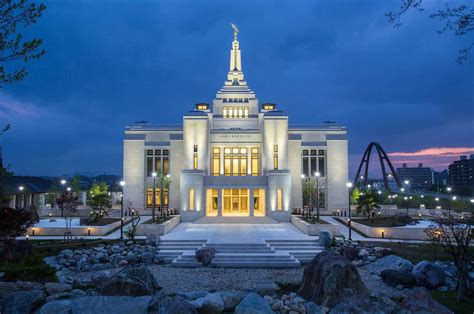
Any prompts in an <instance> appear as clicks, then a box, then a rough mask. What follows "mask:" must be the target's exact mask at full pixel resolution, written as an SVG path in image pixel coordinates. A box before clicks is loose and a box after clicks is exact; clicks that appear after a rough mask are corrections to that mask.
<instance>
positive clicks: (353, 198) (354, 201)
mask: <svg viewBox="0 0 474 314" xmlns="http://www.w3.org/2000/svg"><path fill="white" fill-rule="evenodd" d="M359 197H360V190H359V189H358V188H357V187H354V188H353V189H352V194H351V204H357V202H358V201H359Z"/></svg>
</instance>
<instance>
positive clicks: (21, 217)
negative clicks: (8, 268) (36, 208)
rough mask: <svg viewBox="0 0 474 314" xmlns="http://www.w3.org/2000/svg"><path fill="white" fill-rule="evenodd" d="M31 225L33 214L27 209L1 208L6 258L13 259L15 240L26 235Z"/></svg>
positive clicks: (0, 234) (1, 238)
mask: <svg viewBox="0 0 474 314" xmlns="http://www.w3.org/2000/svg"><path fill="white" fill-rule="evenodd" d="M30 225H31V212H30V211H28V210H26V209H14V208H9V207H7V206H1V207H0V241H2V242H3V243H4V245H5V251H4V257H5V258H6V259H11V252H12V250H11V249H12V247H13V244H14V243H15V238H16V237H18V236H21V235H23V234H25V232H26V230H27V229H28V227H29V226H30Z"/></svg>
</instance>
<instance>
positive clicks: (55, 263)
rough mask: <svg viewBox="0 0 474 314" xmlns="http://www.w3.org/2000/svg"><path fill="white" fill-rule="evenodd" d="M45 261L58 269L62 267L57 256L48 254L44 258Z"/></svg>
mask: <svg viewBox="0 0 474 314" xmlns="http://www.w3.org/2000/svg"><path fill="white" fill-rule="evenodd" d="M43 261H44V263H45V264H46V265H48V266H49V267H53V268H55V269H57V270H60V269H61V268H62V267H61V265H60V264H59V262H58V259H57V258H56V256H47V257H45V258H43Z"/></svg>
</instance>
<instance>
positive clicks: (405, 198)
mask: <svg viewBox="0 0 474 314" xmlns="http://www.w3.org/2000/svg"><path fill="white" fill-rule="evenodd" d="M403 199H404V200H405V202H406V204H407V216H409V214H408V196H405V197H404V198H403Z"/></svg>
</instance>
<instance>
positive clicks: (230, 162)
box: [224, 147, 248, 176]
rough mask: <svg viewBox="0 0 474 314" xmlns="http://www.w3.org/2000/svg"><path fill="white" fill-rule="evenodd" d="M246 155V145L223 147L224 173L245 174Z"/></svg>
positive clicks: (231, 174) (232, 174)
mask: <svg viewBox="0 0 474 314" xmlns="http://www.w3.org/2000/svg"><path fill="white" fill-rule="evenodd" d="M247 156H248V149H247V148H246V147H232V148H231V147H226V148H224V175H226V176H246V175H247Z"/></svg>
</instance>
